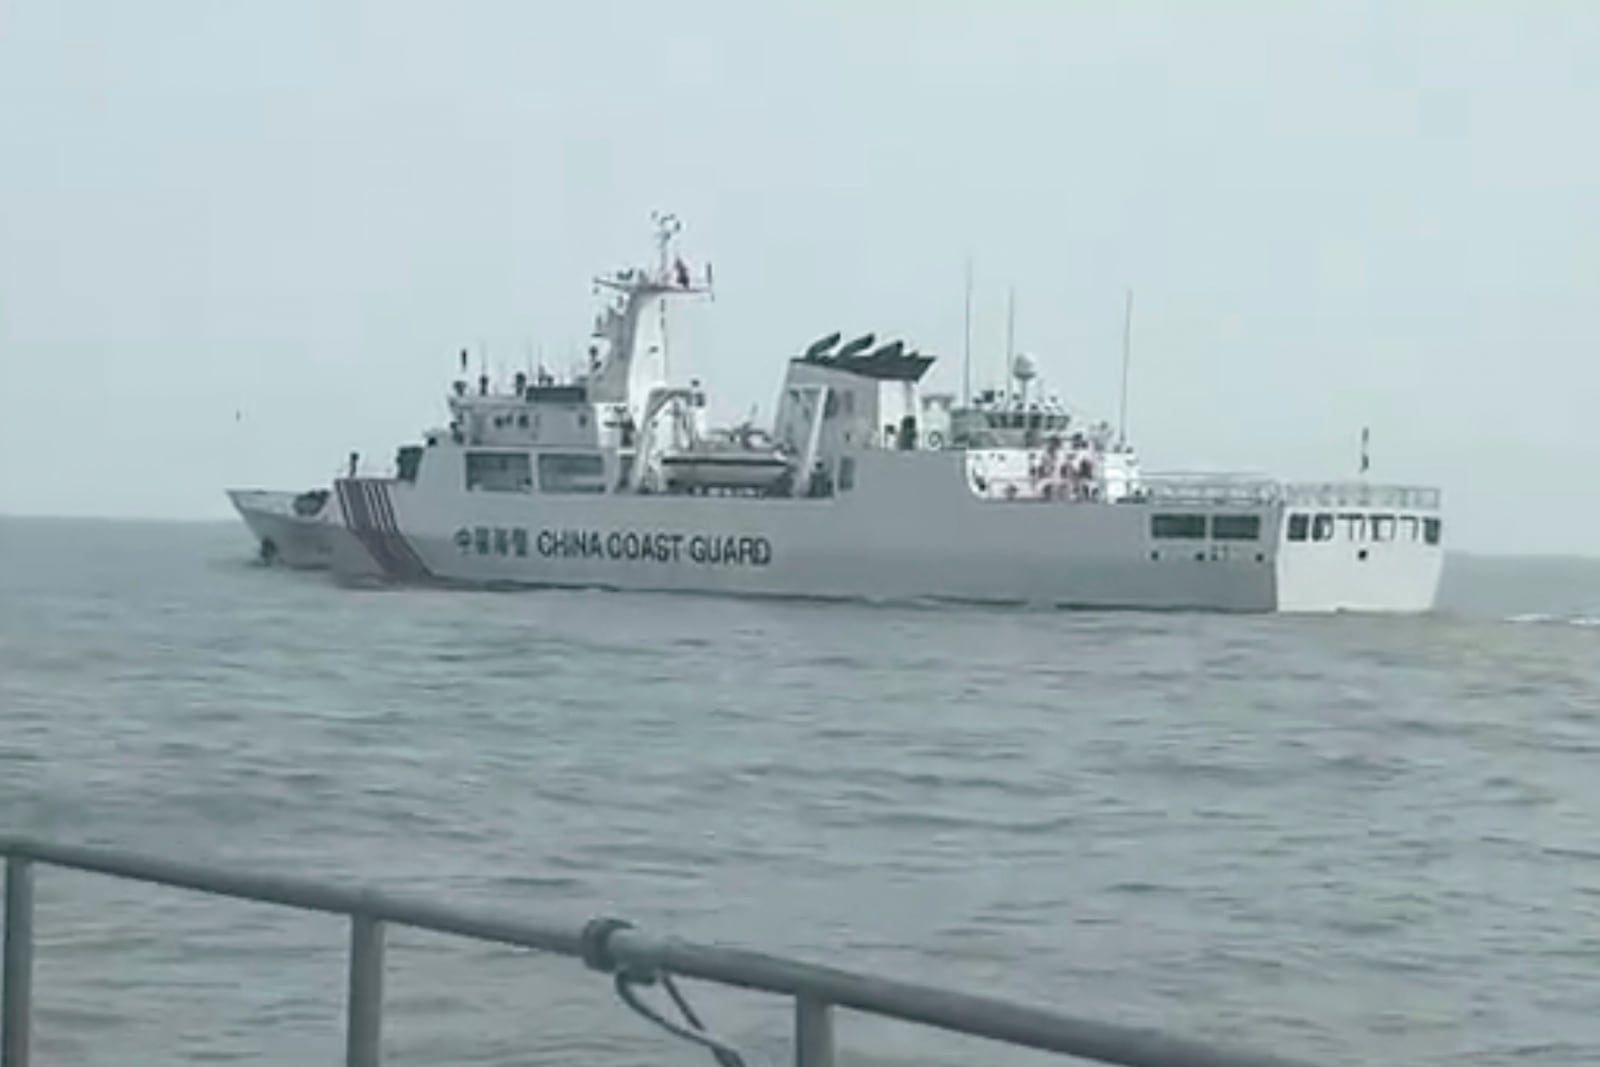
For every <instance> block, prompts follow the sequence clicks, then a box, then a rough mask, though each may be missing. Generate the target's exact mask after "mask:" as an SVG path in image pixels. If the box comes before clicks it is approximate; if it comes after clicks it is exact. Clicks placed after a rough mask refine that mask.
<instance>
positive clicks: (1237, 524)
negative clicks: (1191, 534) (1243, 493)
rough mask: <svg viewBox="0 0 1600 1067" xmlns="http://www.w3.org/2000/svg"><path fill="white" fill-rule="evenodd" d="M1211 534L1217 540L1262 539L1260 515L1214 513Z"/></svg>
mask: <svg viewBox="0 0 1600 1067" xmlns="http://www.w3.org/2000/svg"><path fill="white" fill-rule="evenodd" d="M1211 536H1212V538H1213V539H1215V540H1217V541H1259V540H1261V516H1260V515H1213V516H1211Z"/></svg>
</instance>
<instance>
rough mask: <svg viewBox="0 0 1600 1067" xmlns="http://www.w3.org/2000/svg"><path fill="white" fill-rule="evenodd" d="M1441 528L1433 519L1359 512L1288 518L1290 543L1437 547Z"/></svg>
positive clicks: (1324, 513) (1291, 515)
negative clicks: (1395, 543) (1398, 543)
mask: <svg viewBox="0 0 1600 1067" xmlns="http://www.w3.org/2000/svg"><path fill="white" fill-rule="evenodd" d="M1442 533H1443V525H1442V524H1441V523H1440V521H1439V519H1438V517H1436V516H1426V517H1418V516H1416V515H1383V514H1376V515H1369V514H1363V513H1358V512H1345V511H1342V512H1338V513H1332V512H1326V511H1323V512H1317V513H1315V514H1306V513H1304V512H1294V513H1292V514H1290V516H1289V527H1288V535H1289V540H1291V541H1334V540H1341V541H1354V542H1358V543H1365V542H1368V541H1378V542H1383V541H1410V542H1416V541H1421V542H1423V543H1424V544H1429V545H1436V544H1438V543H1439V539H1440V536H1441V535H1442Z"/></svg>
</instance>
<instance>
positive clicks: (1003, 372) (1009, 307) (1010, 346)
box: [1000, 285, 1017, 402]
mask: <svg viewBox="0 0 1600 1067" xmlns="http://www.w3.org/2000/svg"><path fill="white" fill-rule="evenodd" d="M1016 337H1017V287H1016V286H1014V285H1011V286H1007V287H1006V354H1005V359H1006V361H1005V365H1004V366H1003V367H1001V369H1000V385H1001V387H1002V388H1003V389H1004V390H1005V396H1006V400H1007V401H1008V402H1009V401H1010V399H1011V360H1012V359H1013V358H1014V357H1015V355H1016Z"/></svg>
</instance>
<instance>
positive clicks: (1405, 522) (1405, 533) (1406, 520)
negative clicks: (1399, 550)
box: [1400, 515, 1422, 541]
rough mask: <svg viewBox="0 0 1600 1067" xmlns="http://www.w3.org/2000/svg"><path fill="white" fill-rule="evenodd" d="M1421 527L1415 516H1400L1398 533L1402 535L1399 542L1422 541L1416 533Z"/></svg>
mask: <svg viewBox="0 0 1600 1067" xmlns="http://www.w3.org/2000/svg"><path fill="white" fill-rule="evenodd" d="M1421 526H1422V523H1421V522H1420V521H1419V520H1418V519H1417V517H1416V516H1415V515H1402V516H1400V532H1401V535H1402V536H1401V540H1403V541H1419V540H1421V539H1422V538H1421V535H1420V533H1419V532H1418V531H1419V528H1420V527H1421Z"/></svg>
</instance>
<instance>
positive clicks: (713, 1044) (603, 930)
mask: <svg viewBox="0 0 1600 1067" xmlns="http://www.w3.org/2000/svg"><path fill="white" fill-rule="evenodd" d="M631 929H633V924H632V923H630V922H628V921H627V920H626V919H615V918H600V919H591V920H590V921H589V922H587V923H585V924H584V927H583V933H582V934H581V935H580V937H579V942H580V945H581V947H582V952H583V962H584V965H585V966H587V967H589V968H590V969H591V970H595V971H600V972H602V973H604V974H609V975H611V976H612V988H614V989H615V990H616V993H617V997H618V999H620V1000H621V1001H622V1003H623V1004H625V1005H627V1006H628V1008H629V1009H630V1010H631V1011H633V1013H634V1014H636V1015H638V1016H639V1017H640V1018H642V1019H645V1020H646V1021H648V1022H651V1023H654V1024H655V1025H656V1026H659V1027H660V1028H661V1029H663V1030H665V1031H666V1032H667V1033H669V1034H671V1035H672V1036H674V1037H676V1038H679V1039H681V1040H684V1041H688V1042H690V1043H691V1044H695V1045H699V1046H700V1047H701V1048H704V1049H706V1050H708V1051H709V1052H710V1053H711V1055H712V1056H713V1057H714V1058H715V1059H716V1061H717V1063H718V1064H719V1065H720V1067H746V1065H745V1061H744V1057H743V1056H741V1055H740V1054H739V1051H738V1050H737V1049H735V1048H734V1047H733V1046H732V1045H730V1044H729V1043H728V1042H726V1041H724V1040H723V1039H722V1038H720V1037H717V1036H716V1035H715V1034H713V1033H712V1032H711V1031H710V1030H708V1029H706V1025H705V1023H703V1022H701V1021H700V1016H699V1014H698V1013H696V1012H695V1010H694V1008H693V1007H692V1006H691V1005H690V1004H689V998H688V997H686V996H684V994H683V991H682V990H680V989H679V988H678V983H677V982H676V981H674V980H673V978H672V975H671V974H670V973H669V972H668V971H666V970H664V969H663V968H661V967H659V966H657V967H652V968H649V969H642V968H640V967H638V966H637V965H632V966H630V965H626V964H624V963H622V962H621V961H619V960H618V959H617V958H616V956H615V954H613V953H612V951H611V946H610V941H611V936H612V935H613V934H615V933H617V932H618V931H621V930H631ZM657 982H659V983H660V985H661V988H663V989H665V990H666V991H667V995H668V996H669V997H671V998H672V1003H673V1005H674V1006H676V1007H677V1009H678V1013H679V1014H680V1015H682V1016H683V1020H684V1022H683V1023H676V1022H673V1021H672V1020H671V1019H669V1018H667V1017H666V1016H665V1015H663V1014H661V1012H659V1011H657V1010H656V1009H655V1008H653V1007H651V1006H650V1005H649V1004H648V1003H646V1002H645V1001H644V999H643V998H642V997H640V996H639V993H638V990H639V989H641V988H643V987H645V986H651V985H655V984H656V983H657ZM684 1024H687V1025H684Z"/></svg>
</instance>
